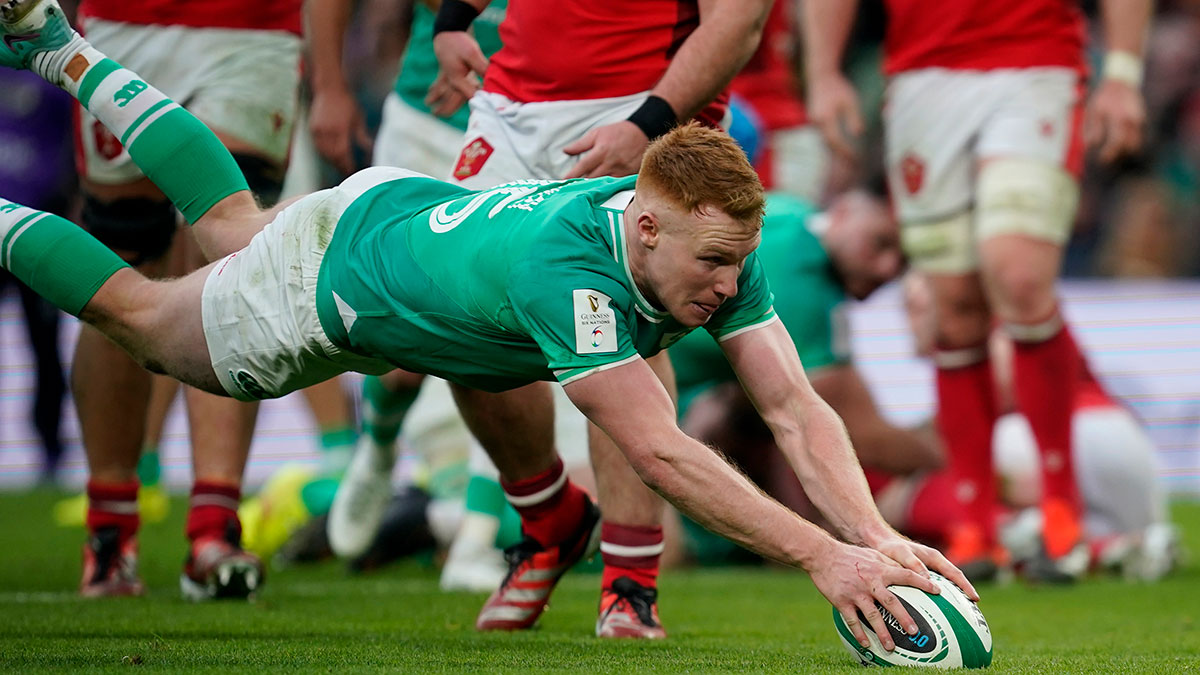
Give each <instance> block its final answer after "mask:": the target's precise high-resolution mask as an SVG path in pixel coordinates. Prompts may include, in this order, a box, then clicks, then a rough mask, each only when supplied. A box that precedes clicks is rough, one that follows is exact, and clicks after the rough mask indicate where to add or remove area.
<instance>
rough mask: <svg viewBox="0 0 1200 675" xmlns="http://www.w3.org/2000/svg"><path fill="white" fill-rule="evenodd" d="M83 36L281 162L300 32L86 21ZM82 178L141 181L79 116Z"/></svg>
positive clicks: (96, 126)
mask: <svg viewBox="0 0 1200 675" xmlns="http://www.w3.org/2000/svg"><path fill="white" fill-rule="evenodd" d="M84 28H85V30H86V34H87V39H88V41H89V42H91V43H92V44H93V45H95V47H96V48H97V49H99V50H100V51H102V52H104V53H105V54H106V55H107V56H108V57H109V58H111V59H113V60H114V61H116V62H118V63H120V64H121V65H123V66H125V67H126V68H129V69H131V70H133V71H134V72H136V73H137V74H138V75H140V76H142V77H143V78H145V79H146V80H147V81H149V82H152V83H154V86H155V87H158V88H159V89H160V90H161V91H162V92H163V93H164V94H166V95H167V96H168V97H169V98H171V99H172V100H174V101H175V102H176V103H179V104H180V105H182V106H183V107H185V108H187V109H188V110H189V111H190V112H191V113H192V114H193V115H195V116H196V117H198V118H200V120H201V121H202V122H204V123H205V124H206V125H208V126H209V127H210V128H212V129H215V130H217V131H218V132H221V133H225V134H228V135H230V136H232V137H234V138H237V139H238V140H241V141H243V142H245V143H248V144H249V145H250V146H252V147H254V148H256V149H258V151H259V152H260V153H261V154H262V155H263V156H265V157H267V158H268V159H270V160H272V161H274V162H277V163H279V164H283V163H284V162H285V161H286V159H287V154H288V145H289V143H290V139H291V134H292V124H293V122H294V120H295V117H296V104H297V87H298V86H299V82H300V37H299V36H297V35H293V34H291V33H288V32H285V31H267V30H245V29H232V28H192V27H189V26H143V25H140V24H130V23H122V22H117V21H105V20H102V19H88V20H87V21H86V22H85V24H84ZM79 125H80V126H79V129H78V132H79V140H80V145H81V148H82V152H83V161H84V165H83V170H84V173H85V175H86V177H87V178H89V179H91V180H93V181H95V182H97V183H104V184H120V183H128V182H131V181H134V180H137V179H138V178H141V176H142V172H141V171H140V170H139V169H138V168H137V167H136V166H135V165H134V164H133V160H131V159H130V158H129V153H127V152H125V150H124V149H123V148H121V147H120V144H119V143H118V141H117V139H116V138H115V137H114V136H113V135H112V134H111V133H110V132H109V131H108V130H107V129H105V128H104V126H103V125H102V124H100V122H98V121H97V120H96V119H95V118H94V117H92V116H91V115H89V114H87V113H86V112H81V114H80V115H79Z"/></svg>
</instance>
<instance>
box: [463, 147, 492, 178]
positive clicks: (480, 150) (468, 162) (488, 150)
mask: <svg viewBox="0 0 1200 675" xmlns="http://www.w3.org/2000/svg"><path fill="white" fill-rule="evenodd" d="M492 150H493V148H492V144H491V143H488V142H487V140H486V139H484V138H483V137H482V136H480V137H479V138H476V139H475V140H473V141H471V142H470V143H467V145H466V147H464V148H463V149H462V152H461V153H459V155H458V163H457V164H455V165H454V177H455V178H456V179H457V180H466V179H467V178H470V177H471V176H474V175H475V174H477V173H479V170H480V169H482V168H483V165H484V164H486V163H487V161H488V157H491V156H492Z"/></svg>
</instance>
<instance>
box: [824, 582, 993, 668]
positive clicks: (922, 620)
mask: <svg viewBox="0 0 1200 675" xmlns="http://www.w3.org/2000/svg"><path fill="white" fill-rule="evenodd" d="M930 576H931V577H932V578H933V581H934V583H936V584H937V585H938V586H939V587H940V588H941V591H942V592H941V594H940V595H931V594H929V593H926V592H925V591H922V590H920V589H918V588H913V587H912V586H889V587H888V588H889V589H891V591H892V592H893V593H895V594H896V597H898V598H900V603H901V604H902V605H904V608H905V609H906V610H908V614H909V616H911V617H912V618H913V621H916V622H917V629H918V630H917V634H916V635H909V634H908V633H906V632H904V628H902V627H901V626H900V622H899V621H897V620H896V619H895V618H894V617H893V616H892V614H891V612H889V611H887V610H886V609H884V608H883V607H879V609H880V611H882V612H883V620H884V622H885V623H886V624H887V627H888V631H889V632H891V634H892V641H893V642H895V643H896V649H895V650H893V651H891V652H889V651H887V650H885V649H884V648H883V645H882V644H880V642H879V638H878V637H876V635H875V632H874V631H872V630H871V627H870V624H868V623H867V622H866V620H865V619H864V618H863V617H862V616H861V612H860V613H859V620H860V621H862V624H863V627H864V628H865V629H866V632H867V637H868V638H869V639H870V640H871V648H870V649H867V648H866V647H863V646H862V645H860V644H858V640H855V639H854V635H853V634H852V633H851V632H850V629H849V628H847V627H846V622H845V621H843V620H842V615H841V613H840V612H838V611H837V609H834V610H833V625H834V626H835V627H836V628H837V633H838V637H840V638H841V640H842V644H844V645H846V649H849V650H850V652H851V653H852V654H854V656H855V658H857V659H858V660H859V661H861V662H862V663H863V664H864V665H877V666H927V667H932V668H986V667H988V665H990V664H991V663H992V633H991V631H990V630H988V625H987V620H986V619H984V618H983V612H981V611H979V606H978V605H976V604H975V603H974V602H971V601H970V600H969V599H967V596H966V594H965V593H963V592H962V590H960V589H959V587H958V586H956V585H955V584H954V583H953V582H951V581H950V580H949V579H946V578H945V577H943V576H941V575H940V574H936V573H933V574H931V575H930ZM877 606H878V605H877Z"/></svg>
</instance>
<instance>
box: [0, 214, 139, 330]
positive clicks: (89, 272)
mask: <svg viewBox="0 0 1200 675" xmlns="http://www.w3.org/2000/svg"><path fill="white" fill-rule="evenodd" d="M0 266H2V267H4V269H6V270H8V271H9V272H12V274H13V276H15V277H16V278H18V279H20V280H21V281H22V282H24V284H25V285H26V286H28V287H30V288H32V289H33V290H34V292H35V293H37V294H38V295H40V296H42V297H43V298H46V299H47V300H49V301H50V302H51V304H53V305H54V306H55V307H58V308H59V309H61V310H63V311H64V312H66V313H68V314H70V315H72V316H79V313H80V312H81V311H83V307H84V305H86V304H87V303H88V301H89V300H91V299H92V296H93V295H95V294H96V291H98V290H100V286H102V285H103V284H104V282H105V281H108V278H109V277H111V276H112V275H113V274H115V273H116V272H117V270H120V269H121V268H122V267H128V265H127V264H125V261H123V260H121V259H120V258H119V257H118V256H117V254H115V253H113V252H112V251H110V250H109V249H108V247H107V246H105V245H104V244H101V243H100V242H99V241H97V240H96V239H95V237H93V236H92V235H90V234H88V233H87V232H84V231H83V229H82V228H80V227H79V226H78V225H76V224H75V223H72V222H71V221H69V220H67V219H66V218H62V217H60V216H56V215H54V214H51V213H46V212H44V211H36V210H34V209H31V208H28V207H25V206H21V205H20V204H15V203H13V202H10V201H8V200H5V199H0Z"/></svg>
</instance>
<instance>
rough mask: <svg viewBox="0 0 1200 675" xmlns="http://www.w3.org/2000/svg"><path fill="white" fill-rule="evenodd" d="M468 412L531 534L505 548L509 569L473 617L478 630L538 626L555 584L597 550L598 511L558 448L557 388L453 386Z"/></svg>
mask: <svg viewBox="0 0 1200 675" xmlns="http://www.w3.org/2000/svg"><path fill="white" fill-rule="evenodd" d="M453 390H454V399H455V401H456V402H457V403H458V407H459V410H460V411H462V414H463V420H464V421H465V422H466V423H467V427H468V428H469V429H470V430H471V433H473V434H474V435H475V437H476V438H477V439H479V442H480V444H482V445H483V447H484V448H486V449H487V451H488V454H489V455H490V456H491V458H492V462H493V463H495V465H496V468H497V469H499V470H500V482H501V486H502V487H503V488H504V493H505V496H506V497H507V498H508V501H509V503H510V504H512V505H513V506H514V507H515V508H516V509H517V512H518V513H520V514H521V530H522V532H523V533H524V535H525V538H524V540H522V541H521V542H520V543H519V544H516V545H515V546H512V547H510V548H509V549H508V550H507V551H506V557H507V558H508V562H509V572H508V575H507V576H506V577H505V579H504V581H503V582H502V583H501V584H500V587H499V588H498V589H496V592H495V593H493V594H492V596H491V597H490V598H488V601H487V603H485V604H484V606H483V609H482V610H480V612H479V617H478V618H477V619H476V621H475V627H476V629H478V630H517V629H523V628H529V627H531V626H533V624H534V623H535V622H537V619H538V617H539V616H541V613H542V611H543V610H545V608H546V602H547V601H548V600H549V598H550V593H551V591H553V590H554V586H555V584H557V583H558V580H559V578H560V577H562V575H563V574H564V573H566V571H567V570H568V569H569V568H570V567H571V566H572V565H573V564H575V563H576V562H577V561H579V560H580V559H582V558H584V557H586V556H588V555H591V553H592V552H593V551H594V550H595V546H596V544H597V541H596V540H597V538H598V532H597V530H598V525H599V519H600V514H599V512H598V511H597V510H596V507H595V506H594V505H593V504H592V500H591V499H590V498H589V497H588V496H587V494H586V493H585V492H583V490H581V489H580V488H579V487H578V486H576V485H575V484H574V483H573V482H572V481H571V479H570V478H568V477H567V474H566V471H565V469H564V467H563V461H562V459H561V458H560V457H559V456H558V452H557V451H556V450H555V448H554V396H553V393H552V392H551V391H550V387H549V385H548V384H546V383H544V382H535V383H534V384H530V385H527V386H524V387H521V388H519V389H514V390H511V391H506V392H501V393H498V394H489V393H487V392H482V391H477V390H473V389H467V388H465V387H459V386H455V387H453Z"/></svg>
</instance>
